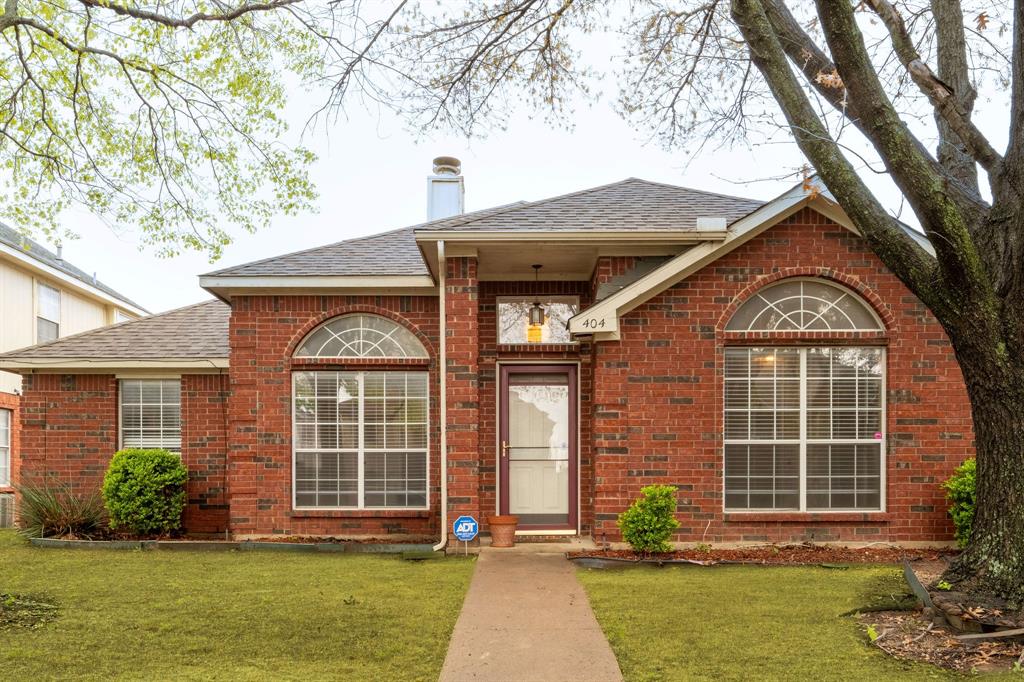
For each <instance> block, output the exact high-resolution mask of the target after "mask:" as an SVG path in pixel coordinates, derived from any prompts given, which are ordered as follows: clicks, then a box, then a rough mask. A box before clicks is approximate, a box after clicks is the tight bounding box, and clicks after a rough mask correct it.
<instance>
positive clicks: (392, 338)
mask: <svg viewBox="0 0 1024 682" xmlns="http://www.w3.org/2000/svg"><path fill="white" fill-rule="evenodd" d="M295 357H297V358H373V359H381V358H384V359H388V358H395V359H404V358H426V357H429V356H428V354H427V349H426V348H424V347H423V344H422V343H420V341H419V339H417V338H416V335H415V334H413V333H412V332H411V331H409V330H408V329H406V328H405V327H403V326H402V325H400V324H398V323H396V322H393V321H391V320H389V319H387V318H386V317H380V316H379V315H364V314H355V315H343V316H342V317H336V318H334V319H333V320H329V321H327V322H325V323H324V324H322V325H320V326H319V327H317V328H316V329H314V330H313V331H312V332H311V333H310V334H309V336H307V337H306V338H305V339H304V340H303V342H302V345H300V346H299V349H298V350H297V351H296V352H295Z"/></svg>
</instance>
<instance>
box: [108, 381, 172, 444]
mask: <svg viewBox="0 0 1024 682" xmlns="http://www.w3.org/2000/svg"><path fill="white" fill-rule="evenodd" d="M120 389H121V390H120V406H121V447H122V448H146V449H155V448H162V449H164V450H170V451H171V452H177V453H180V452H181V381H180V380H178V379H122V380H121V382H120Z"/></svg>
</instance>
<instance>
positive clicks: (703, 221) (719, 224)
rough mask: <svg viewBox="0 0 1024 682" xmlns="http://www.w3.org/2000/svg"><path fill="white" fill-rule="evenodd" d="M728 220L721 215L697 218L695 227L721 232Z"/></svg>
mask: <svg viewBox="0 0 1024 682" xmlns="http://www.w3.org/2000/svg"><path fill="white" fill-rule="evenodd" d="M727 226H728V221H727V220H726V219H725V218H724V217H722V216H714V217H707V216H705V217H703V218H697V229H698V230H702V231H707V232H723V231H725V228H726V227H727Z"/></svg>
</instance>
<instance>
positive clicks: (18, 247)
mask: <svg viewBox="0 0 1024 682" xmlns="http://www.w3.org/2000/svg"><path fill="white" fill-rule="evenodd" d="M0 251H6V252H7V253H8V254H10V255H12V256H15V257H16V258H17V257H19V256H20V257H21V258H22V259H28V260H31V261H34V262H35V263H38V264H39V265H41V266H43V267H44V268H47V269H52V270H56V271H57V272H58V273H59V274H60V275H63V276H64V277H66V278H71V279H73V280H76V285H77V286H78V287H79V288H82V289H85V290H86V291H89V292H90V293H94V294H95V293H96V292H99V293H101V294H105V295H106V297H109V298H112V299H114V300H115V302H117V303H118V304H120V305H122V306H123V307H125V308H128V309H131V310H132V311H133V312H137V313H139V314H143V315H145V314H148V312H149V311H147V310H146V309H145V308H143V307H142V306H140V305H139V304H138V303H136V302H135V301H133V300H131V299H130V298H128V297H127V296H124V295H123V294H120V293H118V292H117V291H115V290H114V289H112V288H110V287H108V286H107V285H106V284H103V283H102V282H99V281H97V280H95V279H93V276H92V275H90V274H88V273H86V272H85V271H84V270H82V269H80V268H78V267H75V266H74V265H72V264H71V263H69V262H67V261H66V260H64V259H63V258H58V257H57V254H55V253H54V252H52V251H50V250H49V249H47V248H45V247H44V246H43V245H42V244H40V243H39V242H37V241H35V240H34V239H30V238H28V237H26V236H25V235H23V234H22V233H21V232H18V231H17V230H15V229H14V228H12V227H10V226H8V225H5V224H3V223H0Z"/></svg>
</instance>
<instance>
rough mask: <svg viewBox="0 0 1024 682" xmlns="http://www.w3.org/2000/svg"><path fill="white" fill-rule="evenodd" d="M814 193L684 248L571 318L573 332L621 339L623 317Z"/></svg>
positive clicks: (792, 194) (794, 195)
mask: <svg viewBox="0 0 1024 682" xmlns="http://www.w3.org/2000/svg"><path fill="white" fill-rule="evenodd" d="M813 199H814V196H813V195H811V194H808V193H806V192H804V191H802V190H801V188H799V187H797V188H795V189H794V190H790V191H789V192H786V193H785V194H783V195H782V196H780V197H779V198H778V199H775V200H774V201H771V202H769V203H767V204H765V205H764V206H762V207H761V208H759V209H757V210H756V211H754V212H753V213H751V214H749V215H747V216H746V217H745V218H741V219H740V220H738V221H736V222H735V223H733V224H732V227H731V228H730V230H729V236H728V237H727V238H726V239H725V241H721V242H704V243H703V244H698V245H697V246H694V247H693V248H691V249H689V250H687V251H684V252H683V253H681V254H679V255H678V256H676V257H675V258H673V259H672V260H670V261H668V262H667V263H665V264H664V265H662V266H661V267H660V268H657V269H655V270H652V271H651V272H649V273H647V274H646V275H644V276H643V277H641V278H640V279H638V280H637V281H636V282H633V283H632V284H630V285H629V286H627V287H625V288H623V289H621V290H620V291H617V292H615V293H614V294H612V295H611V296H609V297H608V298H606V299H604V300H603V301H600V302H599V303H597V304H595V305H593V306H591V307H590V308H587V309H586V310H583V311H581V312H580V313H578V314H577V315H575V316H574V317H572V318H570V319H569V332H570V333H571V334H593V335H594V338H595V340H597V341H601V340H614V339H617V338H618V333H619V317H620V316H622V315H624V314H626V313H628V312H629V311H631V310H633V309H634V308H636V307H637V306H639V305H641V304H642V303H644V302H646V301H648V300H650V299H651V298H653V297H655V296H657V295H658V294H659V293H661V292H662V291H664V290H665V289H668V288H669V287H671V286H673V285H675V284H677V283H678V282H681V281H682V280H684V279H686V278H687V277H689V276H690V275H692V274H693V273H695V272H697V271H698V270H701V269H702V268H704V267H705V266H707V265H708V264H710V263H713V262H714V261H716V260H718V259H719V258H721V257H722V256H724V255H725V254H727V253H729V252H730V251H732V250H733V249H735V248H737V247H738V246H740V245H742V244H744V243H746V242H747V241H749V240H750V239H752V238H754V237H755V236H757V235H758V234H760V233H761V232H763V231H764V230H766V229H768V228H769V227H772V226H774V225H776V224H778V223H779V221H781V220H783V219H785V218H786V217H788V216H790V215H792V214H793V213H795V212H797V211H798V210H800V209H801V208H803V207H804V206H806V205H808V204H810V203H811V201H812V200H813Z"/></svg>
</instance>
